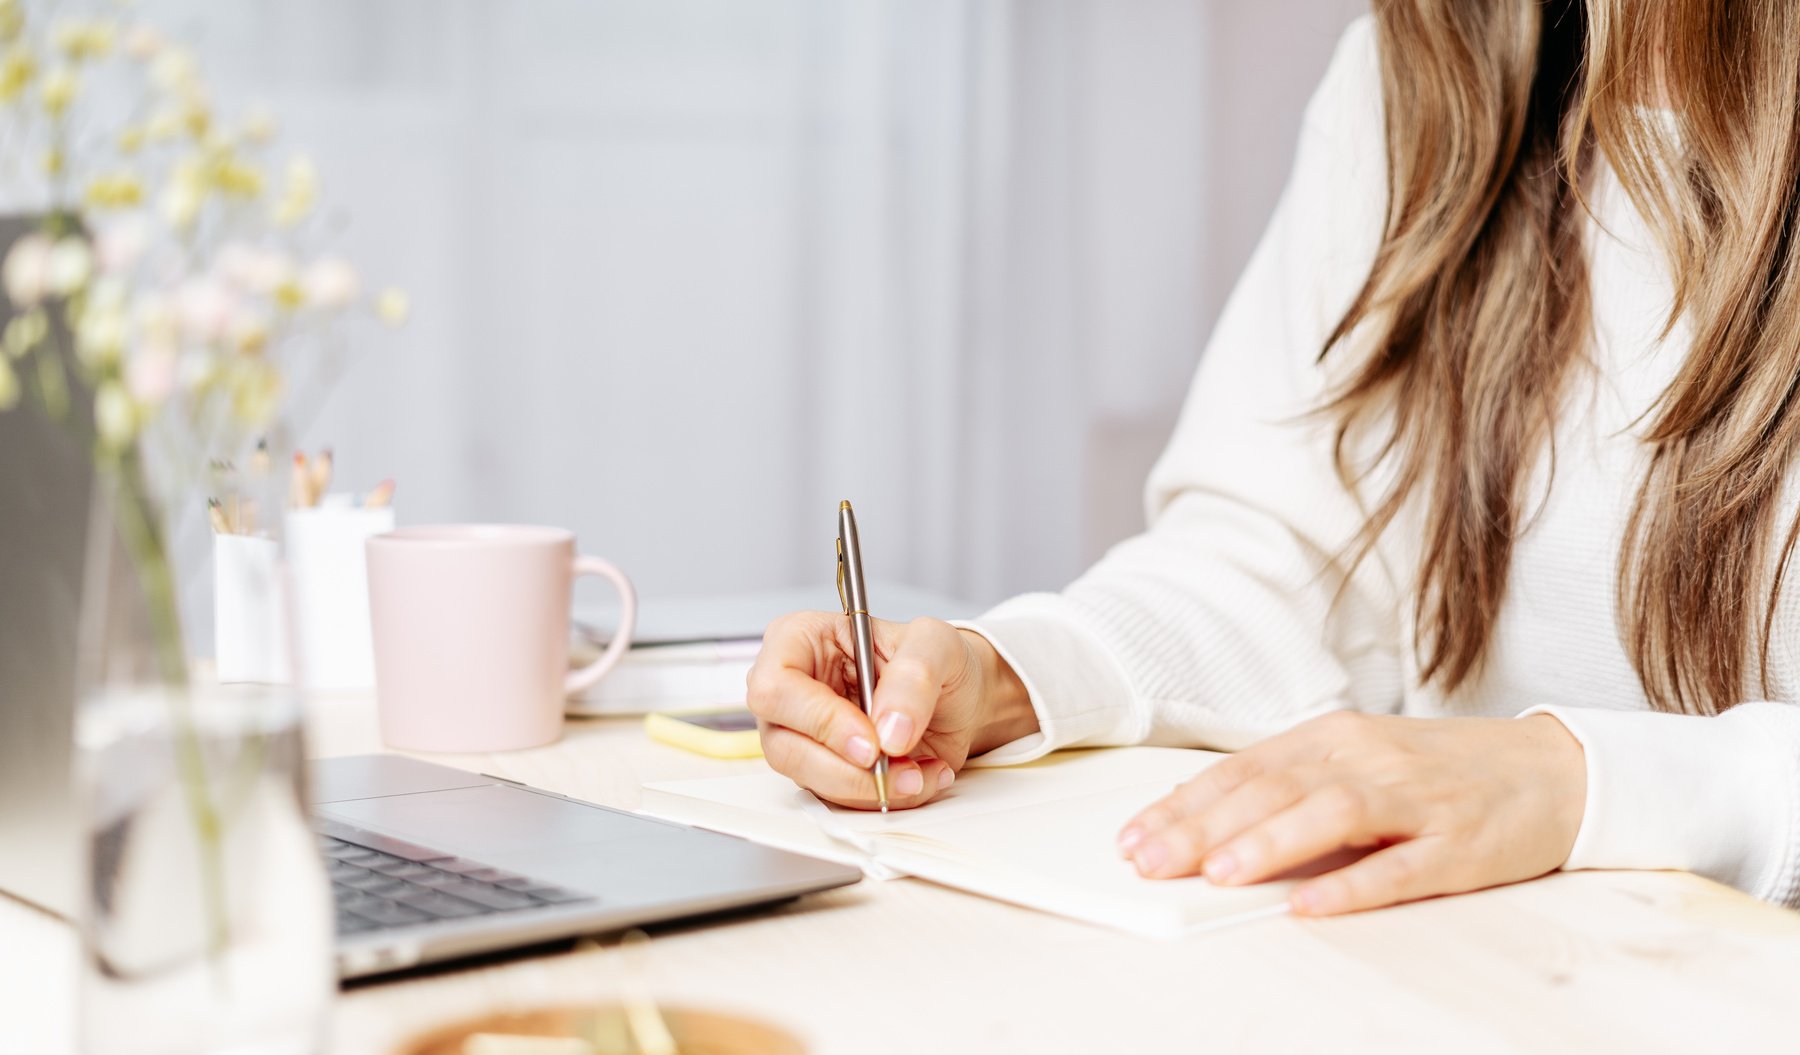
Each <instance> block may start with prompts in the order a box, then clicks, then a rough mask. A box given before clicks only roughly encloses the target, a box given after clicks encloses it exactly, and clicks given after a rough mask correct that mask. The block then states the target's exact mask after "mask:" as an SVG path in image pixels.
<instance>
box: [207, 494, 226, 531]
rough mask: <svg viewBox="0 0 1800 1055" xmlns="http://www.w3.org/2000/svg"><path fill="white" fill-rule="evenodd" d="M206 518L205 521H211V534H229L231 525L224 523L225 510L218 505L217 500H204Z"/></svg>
mask: <svg viewBox="0 0 1800 1055" xmlns="http://www.w3.org/2000/svg"><path fill="white" fill-rule="evenodd" d="M206 516H207V519H209V520H211V521H212V529H213V534H215V535H229V534H231V525H229V524H227V523H225V508H224V507H223V506H221V505H220V504H219V500H218V499H217V498H208V499H207V500H206Z"/></svg>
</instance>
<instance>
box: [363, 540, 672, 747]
mask: <svg viewBox="0 0 1800 1055" xmlns="http://www.w3.org/2000/svg"><path fill="white" fill-rule="evenodd" d="M368 556H369V614H370V617H371V621H372V623H373V626H374V631H375V696H376V700H377V706H378V708H379V710H380V713H381V738H382V739H383V740H384V741H386V742H387V744H388V746H390V747H398V748H404V749H408V750H414V751H510V750H513V749H514V748H520V747H535V746H536V745H538V744H547V743H549V742H551V741H552V740H555V739H556V738H557V737H558V736H561V735H562V726H563V701H564V699H565V698H567V697H568V696H570V695H572V694H574V693H577V692H581V691H583V690H585V689H588V688H591V687H592V686H593V685H594V684H595V683H596V682H598V681H599V680H600V679H601V678H602V677H603V676H605V674H606V672H607V671H608V670H610V669H612V666H613V664H615V663H617V662H618V661H619V658H620V657H621V656H623V655H624V654H625V649H626V648H627V647H628V646H629V645H630V643H631V632H632V629H633V627H634V626H635V624H636V621H637V594H636V592H635V591H634V590H633V589H632V588H631V580H630V579H627V578H626V577H625V573H624V572H622V571H620V570H619V569H618V568H616V567H614V566H613V565H612V564H610V563H608V562H606V561H603V560H601V559H599V558H598V557H586V556H581V555H578V554H577V553H576V552H575V536H574V534H573V533H571V532H568V531H564V530H562V529H561V528H550V527H524V526H515V525H501V524H454V525H446V526H442V527H413V528H402V529H400V530H399V531H394V532H390V533H388V534H385V535H377V536H376V537H374V538H371V539H370V540H369V541H368ZM578 575H599V576H602V577H604V578H607V579H611V580H612V582H613V585H614V586H616V587H618V589H619V602H620V603H619V626H618V628H617V629H616V630H615V631H614V632H613V635H612V641H611V643H610V644H608V645H607V647H606V651H605V652H603V653H601V655H600V658H599V659H597V660H595V661H594V662H592V663H590V664H588V665H587V666H585V667H582V668H581V669H580V670H574V671H571V670H569V599H570V594H571V592H572V588H573V585H574V580H575V577H576V576H578Z"/></svg>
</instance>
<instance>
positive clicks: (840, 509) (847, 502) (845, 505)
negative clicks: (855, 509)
mask: <svg viewBox="0 0 1800 1055" xmlns="http://www.w3.org/2000/svg"><path fill="white" fill-rule="evenodd" d="M849 508H850V500H849V499H848V498H846V499H844V500H843V501H842V502H839V503H838V512H840V513H842V512H843V511H844V510H846V509H849Z"/></svg>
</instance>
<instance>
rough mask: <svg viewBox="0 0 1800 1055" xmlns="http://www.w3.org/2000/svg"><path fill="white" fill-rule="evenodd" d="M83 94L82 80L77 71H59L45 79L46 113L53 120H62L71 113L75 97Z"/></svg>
mask: <svg viewBox="0 0 1800 1055" xmlns="http://www.w3.org/2000/svg"><path fill="white" fill-rule="evenodd" d="M80 94H81V79H80V78H78V77H76V76H75V71H74V70H71V69H67V68H61V69H57V70H54V71H52V72H51V74H50V75H49V76H47V77H45V78H44V87H43V99H44V112H45V113H47V114H49V115H50V116H51V118H52V119H55V118H60V117H62V115H64V114H66V113H68V112H69V107H70V105H71V104H73V103H74V102H75V97H76V96H77V95H80Z"/></svg>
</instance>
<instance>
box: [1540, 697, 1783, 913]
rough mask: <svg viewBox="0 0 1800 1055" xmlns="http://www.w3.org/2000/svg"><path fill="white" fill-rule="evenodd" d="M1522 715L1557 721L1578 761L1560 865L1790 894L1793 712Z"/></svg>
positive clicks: (1756, 707) (1570, 710) (1558, 711)
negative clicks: (1576, 745)
mask: <svg viewBox="0 0 1800 1055" xmlns="http://www.w3.org/2000/svg"><path fill="white" fill-rule="evenodd" d="M1770 708H1779V709H1780V712H1783V713H1775V712H1771V711H1770V710H1769V709H1770ZM1533 714H1548V715H1551V716H1552V717H1554V718H1555V719H1556V720H1557V721H1560V722H1562V723H1563V726H1564V727H1565V728H1567V729H1568V730H1569V733H1570V734H1571V735H1572V736H1574V737H1575V739H1576V740H1578V741H1580V743H1581V747H1582V750H1583V751H1584V752H1585V753H1586V755H1587V805H1586V809H1585V811H1584V812H1583V814H1582V819H1581V830H1580V832H1579V833H1578V834H1577V835H1576V837H1575V845H1574V848H1573V849H1571V850H1570V852H1569V859H1568V861H1567V862H1565V863H1564V864H1563V867H1564V868H1565V869H1577V868H1680V869H1686V870H1687V871H1690V872H1696V873H1699V874H1700V875H1703V876H1706V877H1708V878H1710V879H1716V880H1718V881H1720V882H1722V883H1728V884H1730V885H1731V886H1734V887H1737V888H1738V889H1740V890H1744V891H1748V892H1749V893H1752V894H1754V895H1756V896H1758V897H1761V898H1764V899H1766V900H1771V901H1777V902H1790V901H1792V900H1793V899H1794V878H1793V876H1792V874H1791V873H1792V872H1793V871H1794V869H1793V867H1792V866H1791V863H1790V862H1791V861H1792V859H1793V846H1794V842H1795V838H1796V832H1795V820H1796V818H1795V810H1794V799H1795V796H1796V793H1797V792H1800V788H1797V787H1796V781H1797V780H1800V773H1797V772H1796V765H1795V758H1794V752H1795V749H1796V743H1797V739H1800V709H1796V708H1794V707H1793V706H1791V705H1787V704H1768V703H1760V704H1742V705H1740V706H1738V707H1736V708H1733V709H1732V710H1730V711H1727V712H1726V713H1725V714H1723V715H1720V716H1718V717H1716V718H1706V717H1696V716H1693V715H1678V714H1662V713H1658V712H1654V711H1613V710H1602V709H1599V708H1586V707H1533V708H1532V709H1530V710H1528V711H1526V712H1524V714H1521V715H1520V717H1521V718H1523V717H1527V716H1529V715H1533Z"/></svg>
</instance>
